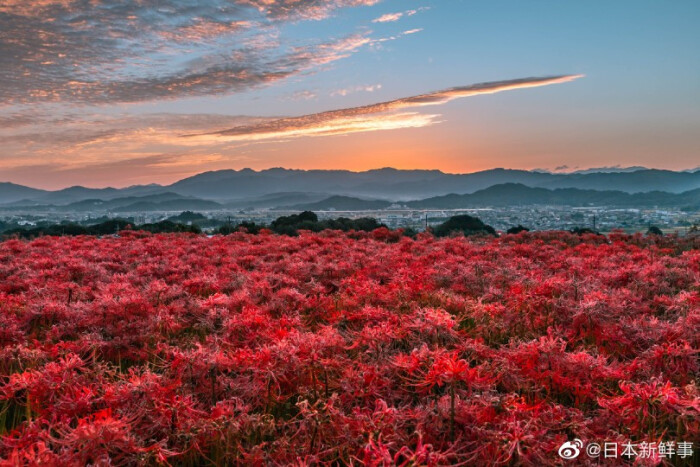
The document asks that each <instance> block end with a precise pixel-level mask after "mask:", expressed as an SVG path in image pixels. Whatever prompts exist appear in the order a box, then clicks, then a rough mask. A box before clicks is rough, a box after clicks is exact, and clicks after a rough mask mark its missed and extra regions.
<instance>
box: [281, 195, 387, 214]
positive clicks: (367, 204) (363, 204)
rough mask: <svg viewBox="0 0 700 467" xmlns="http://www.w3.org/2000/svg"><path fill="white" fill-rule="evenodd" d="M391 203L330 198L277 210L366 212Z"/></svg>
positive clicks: (345, 197) (342, 197)
mask: <svg viewBox="0 0 700 467" xmlns="http://www.w3.org/2000/svg"><path fill="white" fill-rule="evenodd" d="M391 204H392V203H391V202H390V201H384V200H377V199H360V198H352V197H350V196H331V197H330V198H326V199H324V200H322V201H318V202H316V203H306V204H296V205H292V206H280V207H279V208H278V209H294V210H299V211H330V210H336V211H368V210H376V209H385V208H387V207H389V206H390V205H391Z"/></svg>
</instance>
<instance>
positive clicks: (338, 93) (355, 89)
mask: <svg viewBox="0 0 700 467" xmlns="http://www.w3.org/2000/svg"><path fill="white" fill-rule="evenodd" d="M381 88H382V85H381V84H368V85H364V86H362V85H361V86H350V87H348V88H342V89H336V90H335V91H332V92H331V96H347V95H348V94H352V93H355V92H374V91H378V90H380V89H381Z"/></svg>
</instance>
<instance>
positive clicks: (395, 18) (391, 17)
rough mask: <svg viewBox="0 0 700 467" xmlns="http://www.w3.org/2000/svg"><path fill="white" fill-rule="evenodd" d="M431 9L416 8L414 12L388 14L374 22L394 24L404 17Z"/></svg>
mask: <svg viewBox="0 0 700 467" xmlns="http://www.w3.org/2000/svg"><path fill="white" fill-rule="evenodd" d="M429 9H430V7H420V8H416V9H414V10H406V11H399V12H396V13H386V14H383V15H382V16H380V17H379V18H375V19H373V20H372V22H373V23H393V22H396V21H398V20H400V19H401V18H403V17H404V16H413V15H415V14H416V13H418V12H420V11H425V10H429Z"/></svg>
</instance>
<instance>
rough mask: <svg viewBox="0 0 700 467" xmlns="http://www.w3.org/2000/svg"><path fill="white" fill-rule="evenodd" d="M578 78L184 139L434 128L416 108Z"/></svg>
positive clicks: (455, 92) (499, 85) (480, 88)
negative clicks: (430, 126) (429, 126)
mask: <svg viewBox="0 0 700 467" xmlns="http://www.w3.org/2000/svg"><path fill="white" fill-rule="evenodd" d="M580 77H582V75H560V76H547V77H534V78H521V79H514V80H507V81H494V82H488V83H479V84H472V85H469V86H460V87H454V88H449V89H444V90H442V91H437V92H432V93H427V94H420V95H416V96H410V97H404V98H401V99H394V100H391V101H386V102H380V103H376V104H371V105H366V106H360V107H352V108H347V109H339V110H331V111H327V112H320V113H315V114H310V115H303V116H299V117H289V118H280V119H273V120H269V121H261V122H257V123H254V124H247V125H241V126H236V127H233V128H229V129H226V130H221V131H216V132H210V133H204V134H193V135H187V136H186V138H193V139H197V140H200V141H202V142H205V141H210V142H211V141H216V140H226V141H260V140H269V139H286V138H296V137H301V136H329V135H341V134H350V133H357V132H367V131H380V130H393V129H399V128H415V127H423V126H428V125H431V124H434V123H435V122H436V118H437V117H438V115H434V114H422V113H419V112H417V111H416V110H415V109H417V108H421V107H426V106H435V105H441V104H445V103H447V102H450V101H452V100H455V99H461V98H465V97H472V96H478V95H483V94H494V93H497V92H503V91H510V90H515V89H525V88H533V87H539V86H548V85H552V84H559V83H566V82H570V81H573V80H575V79H578V78H580ZM410 109H414V110H410Z"/></svg>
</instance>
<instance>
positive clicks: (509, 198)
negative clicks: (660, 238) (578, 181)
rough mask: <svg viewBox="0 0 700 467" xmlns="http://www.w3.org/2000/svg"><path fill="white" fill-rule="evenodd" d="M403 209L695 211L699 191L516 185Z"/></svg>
mask: <svg viewBox="0 0 700 467" xmlns="http://www.w3.org/2000/svg"><path fill="white" fill-rule="evenodd" d="M405 204H406V205H407V206H409V207H412V208H417V209H428V208H435V209H459V208H470V207H488V206H494V207H495V206H518V205H522V206H526V205H560V206H619V207H686V206H689V207H697V208H700V189H695V190H692V191H687V192H685V193H680V194H676V193H666V192H660V191H654V192H648V193H636V194H630V193H625V192H623V191H610V190H608V191H597V190H579V189H577V188H558V189H554V190H550V189H547V188H532V187H528V186H525V185H522V184H517V183H507V184H502V185H495V186H492V187H489V188H486V189H484V190H480V191H478V192H476V193H472V194H465V195H457V194H450V195H446V196H438V197H434V198H428V199H423V200H416V201H410V202H407V203H405Z"/></svg>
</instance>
